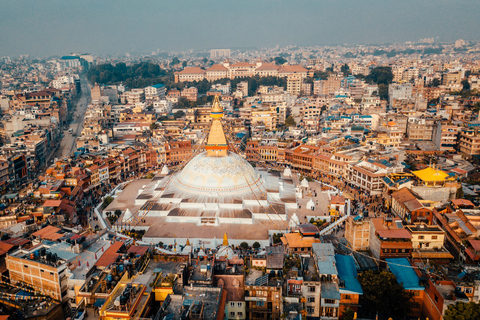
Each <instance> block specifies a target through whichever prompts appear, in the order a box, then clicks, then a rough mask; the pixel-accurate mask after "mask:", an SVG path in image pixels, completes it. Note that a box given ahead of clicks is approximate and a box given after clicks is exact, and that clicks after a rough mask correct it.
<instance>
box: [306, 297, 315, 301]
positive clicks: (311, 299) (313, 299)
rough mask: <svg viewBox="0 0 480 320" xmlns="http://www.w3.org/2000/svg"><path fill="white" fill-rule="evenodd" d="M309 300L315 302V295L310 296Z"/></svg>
mask: <svg viewBox="0 0 480 320" xmlns="http://www.w3.org/2000/svg"><path fill="white" fill-rule="evenodd" d="M307 301H308V302H315V297H308V299H307Z"/></svg>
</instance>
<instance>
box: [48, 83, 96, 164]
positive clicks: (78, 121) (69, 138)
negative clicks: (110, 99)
mask: <svg viewBox="0 0 480 320" xmlns="http://www.w3.org/2000/svg"><path fill="white" fill-rule="evenodd" d="M80 83H81V86H82V95H81V97H80V99H79V100H78V102H77V107H76V110H75V112H74V114H73V121H72V123H71V124H70V126H69V129H72V132H71V133H70V132H69V130H68V129H67V130H65V131H64V132H63V134H64V137H63V138H62V140H61V142H60V147H59V148H58V149H57V151H56V153H55V156H56V157H57V158H60V159H63V158H66V157H68V156H70V155H71V154H72V152H73V151H74V150H75V141H76V138H77V137H79V136H80V134H81V133H82V130H83V123H84V121H85V112H86V111H87V106H88V103H89V101H90V86H89V85H88V83H87V81H86V78H85V76H81V77H80Z"/></svg>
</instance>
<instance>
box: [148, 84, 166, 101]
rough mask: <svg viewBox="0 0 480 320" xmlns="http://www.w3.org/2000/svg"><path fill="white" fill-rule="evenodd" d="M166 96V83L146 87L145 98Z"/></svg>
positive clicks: (155, 98)
mask: <svg viewBox="0 0 480 320" xmlns="http://www.w3.org/2000/svg"><path fill="white" fill-rule="evenodd" d="M164 97H165V85H163V84H161V83H158V84H154V85H153V86H150V87H146V88H145V100H158V99H162V98H164Z"/></svg>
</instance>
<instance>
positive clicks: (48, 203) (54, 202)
mask: <svg viewBox="0 0 480 320" xmlns="http://www.w3.org/2000/svg"><path fill="white" fill-rule="evenodd" d="M61 204H62V200H47V201H45V202H44V203H43V206H44V207H59V206H60V205H61ZM59 230H60V229H59Z"/></svg>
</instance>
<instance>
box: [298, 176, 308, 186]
mask: <svg viewBox="0 0 480 320" xmlns="http://www.w3.org/2000/svg"><path fill="white" fill-rule="evenodd" d="M300 186H302V187H304V188H308V186H309V184H308V181H307V179H305V178H303V180H302V182H300Z"/></svg>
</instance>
